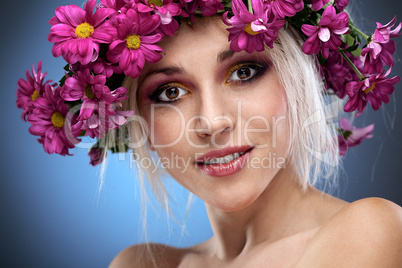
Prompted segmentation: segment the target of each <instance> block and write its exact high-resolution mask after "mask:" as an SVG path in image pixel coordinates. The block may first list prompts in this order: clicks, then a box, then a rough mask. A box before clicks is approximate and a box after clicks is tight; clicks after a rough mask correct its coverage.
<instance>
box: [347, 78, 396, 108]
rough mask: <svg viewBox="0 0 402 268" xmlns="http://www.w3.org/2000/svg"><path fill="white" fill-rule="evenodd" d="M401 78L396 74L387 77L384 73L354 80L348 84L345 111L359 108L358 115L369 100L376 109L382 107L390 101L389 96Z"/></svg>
mask: <svg viewBox="0 0 402 268" xmlns="http://www.w3.org/2000/svg"><path fill="white" fill-rule="evenodd" d="M399 80H400V78H399V77H397V76H394V77H392V78H387V77H385V76H383V73H381V74H379V75H371V76H370V77H369V78H366V79H364V80H363V81H359V82H356V81H352V82H349V83H348V84H347V85H346V94H347V95H348V96H349V99H348V101H347V102H346V104H345V107H344V111H345V112H349V113H350V112H353V111H355V110H357V112H358V113H357V114H356V116H359V115H361V114H362V112H363V111H364V109H366V106H367V102H369V103H370V105H371V107H373V109H374V110H375V111H376V110H378V109H380V107H381V104H382V103H383V102H384V103H388V102H389V100H390V98H389V96H390V95H391V94H392V93H393V92H394V85H395V84H396V83H398V82H399Z"/></svg>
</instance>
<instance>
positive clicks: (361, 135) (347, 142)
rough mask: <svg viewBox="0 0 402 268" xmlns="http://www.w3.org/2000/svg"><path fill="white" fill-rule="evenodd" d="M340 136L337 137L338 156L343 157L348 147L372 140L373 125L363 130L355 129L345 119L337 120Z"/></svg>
mask: <svg viewBox="0 0 402 268" xmlns="http://www.w3.org/2000/svg"><path fill="white" fill-rule="evenodd" d="M339 127H340V134H339V135H338V144H339V154H340V155H341V156H345V155H346V152H347V150H348V148H349V147H354V146H358V145H359V144H361V143H362V141H363V140H364V139H369V138H372V137H373V135H371V132H372V131H373V130H374V124H371V125H369V126H367V127H364V128H356V127H353V128H352V125H351V124H350V122H349V121H348V120H347V119H346V118H341V119H340V120H339Z"/></svg>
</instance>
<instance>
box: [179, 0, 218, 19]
mask: <svg viewBox="0 0 402 268" xmlns="http://www.w3.org/2000/svg"><path fill="white" fill-rule="evenodd" d="M180 4H181V6H182V7H183V10H182V13H181V14H180V15H181V16H183V17H190V18H191V19H192V20H194V16H195V12H196V10H197V9H198V8H199V9H200V11H201V14H202V15H203V16H212V15H215V14H216V13H217V12H218V11H219V10H223V9H224V5H223V4H222V3H221V1H220V0H180Z"/></svg>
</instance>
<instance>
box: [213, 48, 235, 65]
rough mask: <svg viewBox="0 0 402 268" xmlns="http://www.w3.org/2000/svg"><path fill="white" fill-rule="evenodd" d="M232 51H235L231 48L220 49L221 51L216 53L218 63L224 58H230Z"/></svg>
mask: <svg viewBox="0 0 402 268" xmlns="http://www.w3.org/2000/svg"><path fill="white" fill-rule="evenodd" d="M234 53H235V52H234V51H233V50H230V49H228V50H224V51H222V52H221V53H219V54H218V57H217V61H218V62H219V63H221V62H224V61H225V60H227V59H230V58H231V57H233V55H234Z"/></svg>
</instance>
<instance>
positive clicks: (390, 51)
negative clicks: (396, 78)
mask: <svg viewBox="0 0 402 268" xmlns="http://www.w3.org/2000/svg"><path fill="white" fill-rule="evenodd" d="M395 23H396V17H394V18H393V19H392V20H391V21H390V22H389V23H388V24H386V25H382V24H381V23H378V22H377V29H376V30H375V32H374V34H373V35H372V36H371V41H370V42H369V43H368V44H367V47H366V48H364V49H363V50H362V56H363V59H364V69H363V71H364V72H366V73H370V74H373V73H381V72H382V71H383V68H384V66H385V65H388V66H389V67H390V69H389V72H391V70H392V67H393V66H394V58H393V55H394V53H395V51H396V45H395V42H394V41H393V40H391V38H393V37H397V36H399V35H401V33H400V30H401V27H402V24H401V23H399V25H398V26H397V27H396V28H395V29H394V30H391V28H392V27H394V26H395Z"/></svg>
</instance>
